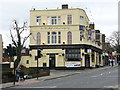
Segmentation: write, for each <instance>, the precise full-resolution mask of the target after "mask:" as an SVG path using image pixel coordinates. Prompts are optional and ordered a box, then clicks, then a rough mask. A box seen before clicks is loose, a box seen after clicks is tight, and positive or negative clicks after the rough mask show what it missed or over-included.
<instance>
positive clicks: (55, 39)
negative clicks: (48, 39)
mask: <svg viewBox="0 0 120 90" xmlns="http://www.w3.org/2000/svg"><path fill="white" fill-rule="evenodd" d="M53 33H55V34H53ZM56 35H57V33H56V32H52V44H56V43H57V37H56Z"/></svg>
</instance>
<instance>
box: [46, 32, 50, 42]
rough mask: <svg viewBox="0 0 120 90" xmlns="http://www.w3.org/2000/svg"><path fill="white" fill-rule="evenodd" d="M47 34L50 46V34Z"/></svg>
mask: <svg viewBox="0 0 120 90" xmlns="http://www.w3.org/2000/svg"><path fill="white" fill-rule="evenodd" d="M47 34H48V44H50V32H48V33H47Z"/></svg>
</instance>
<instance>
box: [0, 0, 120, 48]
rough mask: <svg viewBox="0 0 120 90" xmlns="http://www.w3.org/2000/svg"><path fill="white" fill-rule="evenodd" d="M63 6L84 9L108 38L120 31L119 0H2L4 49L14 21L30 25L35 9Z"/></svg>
mask: <svg viewBox="0 0 120 90" xmlns="http://www.w3.org/2000/svg"><path fill="white" fill-rule="evenodd" d="M62 4H68V5H69V8H82V9H84V10H85V11H86V13H87V15H88V17H89V19H90V21H91V22H94V23H95V29H98V30H100V31H101V33H103V34H105V35H106V37H109V36H110V35H111V33H112V32H113V31H115V30H116V31H117V30H118V0H44V1H42V0H2V1H0V34H2V38H3V43H4V47H6V46H7V45H8V44H9V43H10V37H9V36H10V35H9V29H10V28H11V25H12V21H13V20H14V19H16V20H17V21H18V22H19V23H20V24H21V23H23V22H24V21H28V23H29V19H30V18H29V14H30V12H29V11H30V10H31V9H32V8H33V7H34V8H36V9H38V10H45V9H46V8H48V9H57V8H58V7H59V8H60V9H61V5H62ZM86 8H87V9H86ZM28 26H29V24H28ZM26 45H28V44H26Z"/></svg>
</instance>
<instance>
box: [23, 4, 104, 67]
mask: <svg viewBox="0 0 120 90" xmlns="http://www.w3.org/2000/svg"><path fill="white" fill-rule="evenodd" d="M30 33H32V35H31V36H30V44H29V46H30V56H27V57H22V62H21V63H22V64H23V65H25V66H26V67H32V68H33V67H36V66H37V60H36V58H35V57H36V56H39V55H38V54H41V57H40V58H38V67H39V68H43V67H46V68H50V69H84V68H94V67H100V66H103V60H102V34H101V33H100V31H99V30H95V24H94V23H91V22H90V20H89V18H88V16H87V14H86V12H85V10H83V9H80V8H68V4H64V5H62V9H47V10H35V8H34V9H33V10H30ZM38 50H39V51H40V52H41V53H38Z"/></svg>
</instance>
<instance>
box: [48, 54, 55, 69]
mask: <svg viewBox="0 0 120 90" xmlns="http://www.w3.org/2000/svg"><path fill="white" fill-rule="evenodd" d="M49 67H50V69H54V68H55V54H50V55H49Z"/></svg>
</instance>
